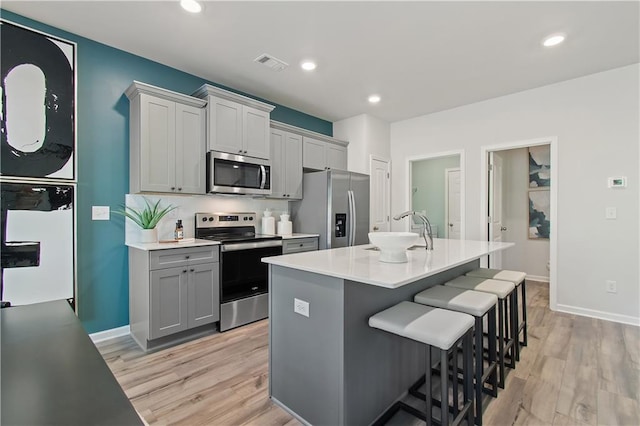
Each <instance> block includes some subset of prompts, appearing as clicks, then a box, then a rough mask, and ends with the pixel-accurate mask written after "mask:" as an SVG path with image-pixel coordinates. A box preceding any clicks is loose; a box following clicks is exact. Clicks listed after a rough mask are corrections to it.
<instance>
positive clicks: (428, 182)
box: [411, 155, 460, 238]
mask: <svg viewBox="0 0 640 426" xmlns="http://www.w3.org/2000/svg"><path fill="white" fill-rule="evenodd" d="M456 167H460V156H459V155H453V156H449V157H441V158H431V159H427V160H421V161H414V162H412V163H411V187H412V188H411V191H412V198H411V208H412V209H413V210H417V211H423V210H424V211H425V212H426V215H427V217H428V218H429V222H430V223H431V224H432V225H437V226H438V237H440V238H444V235H445V234H444V231H445V228H444V227H445V221H446V218H445V214H444V213H445V191H444V189H445V176H444V171H445V169H453V168H456Z"/></svg>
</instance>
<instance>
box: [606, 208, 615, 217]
mask: <svg viewBox="0 0 640 426" xmlns="http://www.w3.org/2000/svg"><path fill="white" fill-rule="evenodd" d="M605 217H606V218H607V219H616V218H617V217H618V211H617V209H616V208H615V207H607V209H606V213H605Z"/></svg>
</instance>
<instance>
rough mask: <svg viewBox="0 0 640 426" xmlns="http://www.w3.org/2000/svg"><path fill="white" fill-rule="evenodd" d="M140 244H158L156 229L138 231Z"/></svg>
mask: <svg viewBox="0 0 640 426" xmlns="http://www.w3.org/2000/svg"><path fill="white" fill-rule="evenodd" d="M140 242H141V243H157V242H158V229H157V228H153V229H141V230H140Z"/></svg>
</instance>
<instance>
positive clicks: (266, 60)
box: [254, 53, 289, 71]
mask: <svg viewBox="0 0 640 426" xmlns="http://www.w3.org/2000/svg"><path fill="white" fill-rule="evenodd" d="M254 62H257V63H259V64H262V65H264V66H266V67H269V68H271V69H272V70H274V71H282V70H283V69H285V68H287V67H288V66H289V64H288V63H286V62H285V61H283V60H280V59H278V58H275V57H273V56H271V55H269V54H267V53H263V54H262V55H260V56H258V57H257V58H256V59H254Z"/></svg>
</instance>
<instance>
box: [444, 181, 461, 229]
mask: <svg viewBox="0 0 640 426" xmlns="http://www.w3.org/2000/svg"><path fill="white" fill-rule="evenodd" d="M446 173H447V176H446V182H447V191H446V194H447V195H446V196H447V202H446V206H447V215H446V217H447V219H446V220H447V223H446V227H445V228H446V231H445V238H449V239H452V240H459V239H460V225H461V223H462V222H461V220H460V217H461V214H460V169H446Z"/></svg>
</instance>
